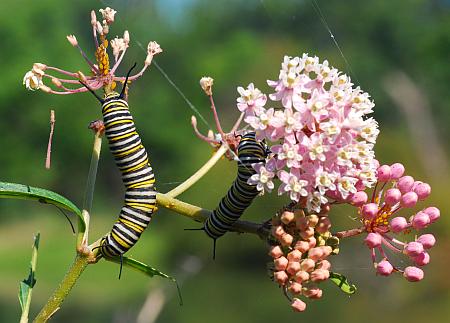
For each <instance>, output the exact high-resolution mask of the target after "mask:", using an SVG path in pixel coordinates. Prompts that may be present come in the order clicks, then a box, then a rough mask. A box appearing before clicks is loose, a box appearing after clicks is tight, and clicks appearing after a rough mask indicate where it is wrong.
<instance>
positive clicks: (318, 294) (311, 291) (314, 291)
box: [303, 287, 322, 299]
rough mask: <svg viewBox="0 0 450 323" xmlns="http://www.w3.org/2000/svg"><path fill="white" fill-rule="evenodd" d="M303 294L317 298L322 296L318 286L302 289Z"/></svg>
mask: <svg viewBox="0 0 450 323" xmlns="http://www.w3.org/2000/svg"><path fill="white" fill-rule="evenodd" d="M303 295H305V296H306V297H308V298H311V299H319V298H321V297H322V290H321V289H320V288H318V287H311V288H308V289H305V290H304V291H303Z"/></svg>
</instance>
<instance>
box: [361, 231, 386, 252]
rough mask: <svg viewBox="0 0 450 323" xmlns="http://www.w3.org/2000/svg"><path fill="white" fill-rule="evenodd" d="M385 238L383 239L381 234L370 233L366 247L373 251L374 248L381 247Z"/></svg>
mask: <svg viewBox="0 0 450 323" xmlns="http://www.w3.org/2000/svg"><path fill="white" fill-rule="evenodd" d="M382 240H383V238H382V237H381V235H380V234H378V233H374V232H370V233H369V234H368V235H367V237H366V239H364V242H365V243H366V245H367V246H368V247H369V248H371V249H373V248H377V247H379V246H381V242H382Z"/></svg>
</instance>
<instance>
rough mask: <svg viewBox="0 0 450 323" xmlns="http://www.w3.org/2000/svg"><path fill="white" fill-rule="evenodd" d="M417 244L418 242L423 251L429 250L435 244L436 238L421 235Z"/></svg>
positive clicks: (429, 235)
mask: <svg viewBox="0 0 450 323" xmlns="http://www.w3.org/2000/svg"><path fill="white" fill-rule="evenodd" d="M417 242H420V243H421V244H422V245H423V247H424V248H425V249H430V248H431V247H433V246H434V244H435V243H436V238H435V237H434V235H432V234H431V233H427V234H422V235H421V236H420V237H419V238H418V239H417Z"/></svg>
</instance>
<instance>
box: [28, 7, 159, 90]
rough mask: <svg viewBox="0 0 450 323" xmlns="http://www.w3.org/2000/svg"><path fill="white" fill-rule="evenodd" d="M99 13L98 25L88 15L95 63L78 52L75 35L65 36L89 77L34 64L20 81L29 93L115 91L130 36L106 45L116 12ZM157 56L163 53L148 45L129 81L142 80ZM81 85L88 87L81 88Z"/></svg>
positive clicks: (93, 13) (95, 17)
mask: <svg viewBox="0 0 450 323" xmlns="http://www.w3.org/2000/svg"><path fill="white" fill-rule="evenodd" d="M99 11H100V13H101V15H102V20H101V22H100V21H98V20H97V16H96V14H95V11H94V10H92V11H91V27H92V38H93V41H94V45H95V53H94V56H95V63H94V62H93V61H92V60H91V59H90V58H89V57H88V55H87V54H86V53H85V52H84V51H83V50H82V49H81V47H80V45H79V44H78V41H77V38H76V37H75V36H74V35H69V36H67V40H68V41H69V43H70V44H71V45H72V46H74V47H76V48H77V49H78V50H79V51H80V54H81V55H82V56H83V58H84V60H85V61H86V63H87V64H88V65H89V69H90V73H89V74H88V75H87V76H86V75H84V74H83V73H82V72H81V71H78V72H70V71H66V70H64V69H61V68H58V67H53V66H48V65H46V64H42V63H35V64H33V68H32V69H31V70H30V71H28V72H27V73H26V74H25V76H24V78H23V84H24V85H25V86H26V88H27V89H28V90H32V91H34V90H41V91H44V92H47V93H52V94H74V93H80V92H86V91H88V89H87V87H89V88H90V89H91V90H97V89H100V88H103V89H104V90H105V91H106V92H109V91H111V90H114V87H115V84H116V83H115V82H116V81H121V82H124V81H125V77H122V76H117V75H116V73H117V68H118V67H119V65H120V63H121V62H122V59H123V57H124V56H125V52H126V51H127V49H128V47H129V44H130V34H129V32H128V31H127V30H125V32H124V33H123V37H122V38H119V37H117V36H116V37H115V38H114V39H112V40H110V41H108V39H107V36H108V34H109V31H110V26H111V25H112V24H113V22H114V17H115V14H116V11H115V10H114V9H111V8H109V7H107V8H105V9H100V10H99ZM109 45H111V48H112V54H113V57H114V63H113V64H111V63H110V59H109V55H108V52H107V48H108V47H109ZM160 52H162V49H161V47H160V46H159V45H158V43H156V42H153V41H151V42H150V43H149V44H148V46H147V57H146V59H145V61H144V65H143V67H142V69H141V70H140V71H139V72H138V73H136V74H135V75H131V76H130V77H129V78H128V80H129V81H133V80H136V79H137V78H139V77H141V76H142V74H143V73H144V72H145V70H146V69H147V67H148V66H149V65H150V64H151V62H152V59H153V56H154V55H156V54H158V53H160ZM128 68H129V67H128ZM128 68H127V69H128ZM48 81H50V82H48ZM80 81H82V82H83V83H84V84H85V85H86V86H87V87H86V86H84V85H82V84H81V83H80Z"/></svg>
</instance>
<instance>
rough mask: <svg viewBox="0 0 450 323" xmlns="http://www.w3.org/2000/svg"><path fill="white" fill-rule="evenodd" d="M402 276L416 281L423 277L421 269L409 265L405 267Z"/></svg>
mask: <svg viewBox="0 0 450 323" xmlns="http://www.w3.org/2000/svg"><path fill="white" fill-rule="evenodd" d="M403 276H404V277H405V278H406V280H407V281H410V282H418V281H420V280H422V279H423V270H422V269H420V268H417V267H413V266H409V267H406V268H405V271H404V272H403Z"/></svg>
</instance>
